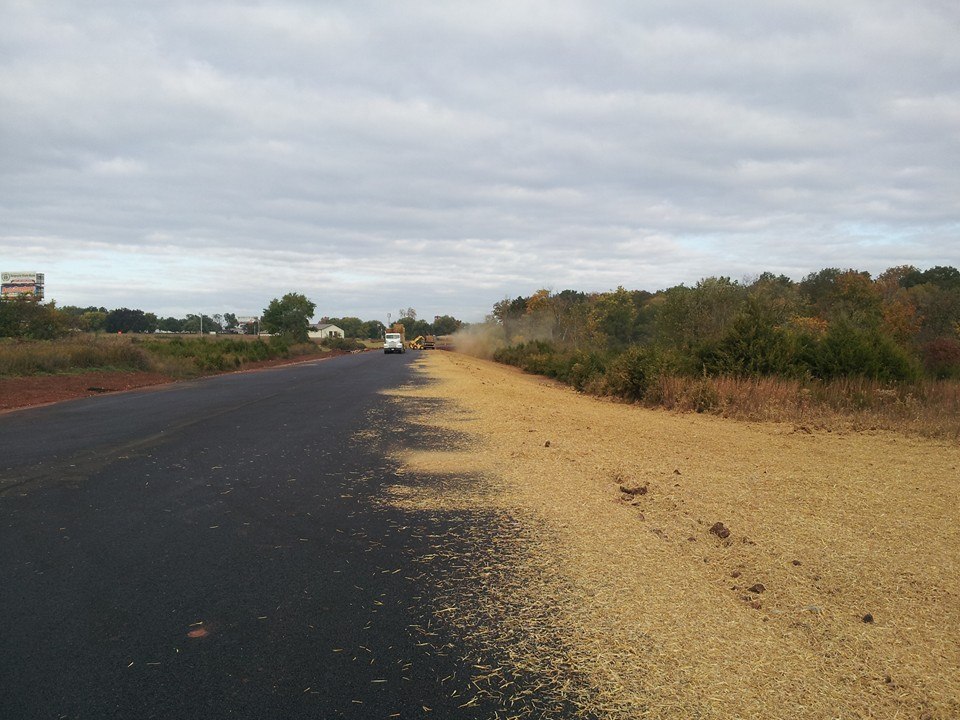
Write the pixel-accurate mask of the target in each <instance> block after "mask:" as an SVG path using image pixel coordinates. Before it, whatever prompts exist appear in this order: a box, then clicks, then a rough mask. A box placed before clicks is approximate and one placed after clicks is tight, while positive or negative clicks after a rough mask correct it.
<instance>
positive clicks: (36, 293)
mask: <svg viewBox="0 0 960 720" xmlns="http://www.w3.org/2000/svg"><path fill="white" fill-rule="evenodd" d="M0 298H2V299H4V300H6V299H8V298H31V299H34V300H42V299H43V273H38V272H0Z"/></svg>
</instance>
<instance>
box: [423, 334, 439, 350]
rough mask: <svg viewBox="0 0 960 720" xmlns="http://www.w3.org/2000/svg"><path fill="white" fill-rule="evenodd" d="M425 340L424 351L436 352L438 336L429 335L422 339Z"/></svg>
mask: <svg viewBox="0 0 960 720" xmlns="http://www.w3.org/2000/svg"><path fill="white" fill-rule="evenodd" d="M422 340H423V346H422V347H423V349H424V350H436V348H437V336H436V335H427V336H426V337H424V338H422Z"/></svg>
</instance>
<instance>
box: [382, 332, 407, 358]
mask: <svg viewBox="0 0 960 720" xmlns="http://www.w3.org/2000/svg"><path fill="white" fill-rule="evenodd" d="M406 351H407V348H406V347H405V346H404V344H403V333H398V332H388V333H386V334H385V335H384V336H383V353H384V355H386V354H387V353H402V352H406Z"/></svg>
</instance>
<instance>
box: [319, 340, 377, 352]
mask: <svg viewBox="0 0 960 720" xmlns="http://www.w3.org/2000/svg"><path fill="white" fill-rule="evenodd" d="M320 345H321V347H325V348H329V349H330V350H345V351H346V352H353V351H354V350H363V349H365V348H366V345H364V344H363V343H362V342H360V341H359V340H357V339H356V338H341V337H327V338H324V339H323V340H321V341H320Z"/></svg>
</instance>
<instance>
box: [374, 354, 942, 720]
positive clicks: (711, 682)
mask: <svg viewBox="0 0 960 720" xmlns="http://www.w3.org/2000/svg"><path fill="white" fill-rule="evenodd" d="M417 362H418V365H419V368H420V371H421V372H422V373H424V374H425V375H426V376H427V377H428V378H430V379H431V380H432V382H429V383H426V384H418V385H417V386H416V387H410V388H406V389H403V390H401V391H400V392H399V393H397V396H396V398H395V402H398V403H401V404H408V405H410V406H413V407H418V406H422V407H423V408H425V409H424V410H423V411H422V413H421V417H419V419H418V420H419V422H421V423H422V424H424V425H426V426H428V427H432V428H434V429H435V430H436V432H437V433H438V437H445V436H448V437H457V438H459V440H458V441H457V442H453V443H450V447H451V448H452V449H444V448H442V447H441V448H440V449H438V450H436V451H429V452H424V451H417V452H405V453H401V455H400V460H401V461H402V463H403V464H404V467H405V468H406V471H407V472H408V473H409V474H410V475H411V476H412V477H413V476H416V477H423V476H425V475H432V476H435V477H436V478H437V482H435V483H429V484H423V483H420V484H418V483H411V484H407V483H400V484H399V485H398V486H396V487H394V488H392V491H391V493H390V498H389V501H390V502H391V503H393V504H395V505H399V506H401V507H406V508H410V509H412V510H414V509H415V510H418V511H425V512H437V513H444V512H446V513H470V512H475V513H477V515H476V516H477V517H487V518H494V519H495V520H494V521H491V522H490V523H489V525H488V526H487V527H486V528H484V527H477V528H476V529H475V538H474V545H475V552H471V553H470V557H468V558H457V559H453V558H444V557H442V554H441V555H438V556H437V557H432V558H430V559H429V560H430V562H434V563H445V564H447V565H449V564H450V563H454V564H455V565H456V566H457V568H458V570H457V571H456V572H450V571H447V572H446V573H444V572H438V573H437V575H436V577H437V578H438V580H437V584H436V597H435V599H434V602H435V603H436V608H435V613H436V619H437V620H438V621H440V622H443V623H445V624H446V625H447V626H449V627H452V628H454V629H455V631H456V632H458V633H459V634H460V636H461V637H462V638H464V641H465V642H467V643H468V644H469V645H470V646H471V647H473V648H474V649H475V652H476V653H477V657H476V660H477V662H476V665H477V670H476V677H475V681H476V683H475V686H476V687H477V688H478V689H480V688H483V692H484V693H486V694H492V695H497V694H498V693H499V694H500V695H501V696H502V697H503V699H504V707H505V708H509V706H510V703H511V702H512V701H515V700H516V698H517V697H519V694H520V693H523V692H525V691H529V688H524V687H523V683H524V682H529V680H528V678H531V677H539V678H542V681H541V682H542V686H539V685H538V687H537V688H536V691H537V692H538V693H539V694H540V695H542V696H543V697H547V698H550V699H551V701H552V704H550V703H548V704H547V705H546V706H544V707H543V708H541V709H540V710H538V711H537V712H538V713H540V716H543V717H549V716H551V712H554V714H555V715H559V714H561V710H562V714H564V715H565V716H570V715H571V714H576V715H581V716H592V717H609V718H637V717H651V718H733V717H737V718H741V717H742V718H771V717H776V718H893V717H903V718H924V719H926V720H934V719H939V718H943V719H946V718H957V717H960V448H958V447H957V446H956V445H955V444H948V443H943V442H938V441H931V440H922V439H916V438H906V437H903V436H898V435H895V434H892V433H872V434H863V433H861V434H853V433H828V432H819V431H815V432H810V431H809V430H808V429H807V428H798V427H794V426H792V425H781V424H772V423H771V424H749V423H745V422H736V421H731V420H724V419H722V418H716V417H705V416H700V415H695V414H683V415H678V414H670V413H667V412H664V411H656V410H646V409H641V408H638V407H634V406H629V405H623V404H615V403H611V402H606V401H603V400H598V399H595V398H590V397H585V396H581V395H578V394H577V393H575V392H574V391H572V390H570V389H568V388H565V387H560V386H557V385H554V384H552V383H550V382H548V381H544V380H543V379H541V378H536V377H531V376H526V375H522V374H521V373H519V372H517V371H515V370H514V369H512V368H507V367H503V366H499V365H496V364H493V363H489V362H486V361H483V360H477V359H475V358H472V357H468V356H464V355H459V354H455V353H429V354H426V353H425V354H424V355H423V356H421V358H420V359H419V360H418V361H417ZM439 400H446V401H447V402H446V403H445V404H438V401H439ZM418 403H420V405H418ZM427 408H428V409H427ZM464 438H465V439H464ZM440 445H441V446H442V444H440ZM718 523H720V525H718ZM484 658H491V659H493V660H494V661H495V666H487V665H484V662H483V661H484ZM524 678H527V679H526V680H525V679H524ZM550 708H553V711H551V709H550ZM571 708H572V709H573V710H571ZM517 715H520V713H517ZM510 716H511V715H510V713H509V712H508V711H506V710H505V712H504V714H503V717H510Z"/></svg>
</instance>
